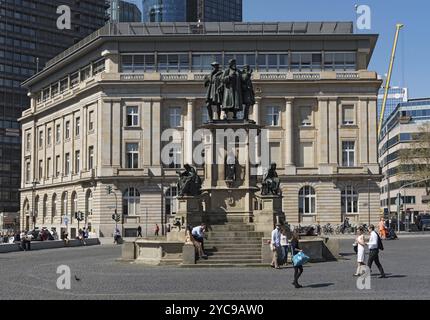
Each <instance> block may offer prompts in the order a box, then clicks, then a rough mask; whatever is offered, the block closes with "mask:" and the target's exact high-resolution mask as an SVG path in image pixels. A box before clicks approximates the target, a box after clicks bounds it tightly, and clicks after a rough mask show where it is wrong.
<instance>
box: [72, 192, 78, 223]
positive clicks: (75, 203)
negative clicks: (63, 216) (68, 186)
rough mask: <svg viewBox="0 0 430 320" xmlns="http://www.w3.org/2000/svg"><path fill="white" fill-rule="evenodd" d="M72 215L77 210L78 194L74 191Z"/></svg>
mask: <svg viewBox="0 0 430 320" xmlns="http://www.w3.org/2000/svg"><path fill="white" fill-rule="evenodd" d="M71 205H72V217H74V216H75V213H76V212H78V195H77V194H76V192H73V193H72V202H71Z"/></svg>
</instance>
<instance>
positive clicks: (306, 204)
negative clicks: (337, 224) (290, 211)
mask: <svg viewBox="0 0 430 320" xmlns="http://www.w3.org/2000/svg"><path fill="white" fill-rule="evenodd" d="M315 208H316V195H315V189H314V188H312V187H311V186H304V187H303V188H301V189H300V191H299V213H301V214H315V213H316V210H315Z"/></svg>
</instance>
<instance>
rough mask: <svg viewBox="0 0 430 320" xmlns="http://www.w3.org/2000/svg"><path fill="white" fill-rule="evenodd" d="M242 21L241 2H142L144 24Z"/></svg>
mask: <svg viewBox="0 0 430 320" xmlns="http://www.w3.org/2000/svg"><path fill="white" fill-rule="evenodd" d="M199 20H200V21H204V22H222V21H226V22H227V21H235V22H239V21H242V0H231V1H223V0H163V1H161V0H144V1H143V21H144V22H197V21H199Z"/></svg>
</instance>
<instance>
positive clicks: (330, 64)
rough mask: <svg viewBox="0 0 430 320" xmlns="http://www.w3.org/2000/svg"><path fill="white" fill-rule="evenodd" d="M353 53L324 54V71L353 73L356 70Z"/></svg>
mask: <svg viewBox="0 0 430 320" xmlns="http://www.w3.org/2000/svg"><path fill="white" fill-rule="evenodd" d="M356 60H357V57H356V53H355V52H326V53H325V54H324V69H325V70H328V71H336V70H340V71H348V70H350V71H355V70H356V69H357V66H356V65H357V62H356Z"/></svg>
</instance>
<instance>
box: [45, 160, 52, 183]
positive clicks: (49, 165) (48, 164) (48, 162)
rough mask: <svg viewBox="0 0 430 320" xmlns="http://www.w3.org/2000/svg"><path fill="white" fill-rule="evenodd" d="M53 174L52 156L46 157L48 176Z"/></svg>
mask: <svg viewBox="0 0 430 320" xmlns="http://www.w3.org/2000/svg"><path fill="white" fill-rule="evenodd" d="M50 174H51V158H48V159H46V178H49V177H50Z"/></svg>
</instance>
